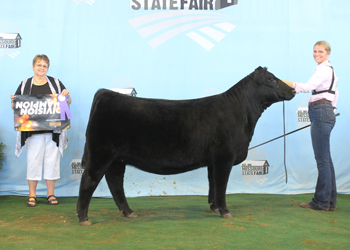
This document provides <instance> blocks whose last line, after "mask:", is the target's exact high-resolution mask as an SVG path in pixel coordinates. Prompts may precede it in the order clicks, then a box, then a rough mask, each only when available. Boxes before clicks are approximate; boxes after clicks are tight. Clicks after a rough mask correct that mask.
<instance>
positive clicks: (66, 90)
mask: <svg viewBox="0 0 350 250" xmlns="http://www.w3.org/2000/svg"><path fill="white" fill-rule="evenodd" d="M61 95H63V96H67V103H68V105H70V104H71V103H72V98H71V97H70V92H69V91H68V89H64V90H62V92H61Z"/></svg>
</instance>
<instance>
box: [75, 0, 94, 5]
mask: <svg viewBox="0 0 350 250" xmlns="http://www.w3.org/2000/svg"><path fill="white" fill-rule="evenodd" d="M73 2H75V3H76V4H80V3H87V4H89V5H92V4H93V3H95V0H73Z"/></svg>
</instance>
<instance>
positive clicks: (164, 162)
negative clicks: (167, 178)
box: [121, 157, 205, 175]
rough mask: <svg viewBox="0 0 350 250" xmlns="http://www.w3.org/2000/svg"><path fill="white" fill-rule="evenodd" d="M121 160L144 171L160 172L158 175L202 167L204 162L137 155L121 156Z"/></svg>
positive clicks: (178, 172)
mask: <svg viewBox="0 0 350 250" xmlns="http://www.w3.org/2000/svg"><path fill="white" fill-rule="evenodd" d="M121 161H122V162H123V163H125V164H126V165H131V166H134V167H136V168H138V169H140V170H143V171H145V172H149V173H153V174H160V175H171V174H180V173H184V172H188V171H192V170H195V169H198V168H200V167H204V166H205V164H204V163H199V162H197V163H193V162H192V163H190V162H184V161H182V160H174V159H164V158H162V159H159V158H158V159H156V158H154V159H144V158H139V157H121Z"/></svg>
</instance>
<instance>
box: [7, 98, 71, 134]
mask: <svg viewBox="0 0 350 250" xmlns="http://www.w3.org/2000/svg"><path fill="white" fill-rule="evenodd" d="M67 107H68V105H67ZM13 108H14V122H15V130H17V131H40V130H62V129H68V128H70V119H69V118H70V117H71V116H70V113H69V115H68V114H67V113H63V115H62V114H61V108H60V103H59V102H58V101H57V95H55V94H49V95H36V96H30V95H17V96H16V97H15V98H14V100H13ZM62 111H63V110H62Z"/></svg>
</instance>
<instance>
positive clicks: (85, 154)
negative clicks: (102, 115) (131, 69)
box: [81, 89, 109, 169]
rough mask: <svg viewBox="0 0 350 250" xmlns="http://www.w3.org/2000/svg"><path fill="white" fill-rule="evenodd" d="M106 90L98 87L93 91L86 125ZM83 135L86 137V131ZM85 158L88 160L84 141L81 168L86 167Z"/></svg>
mask: <svg viewBox="0 0 350 250" xmlns="http://www.w3.org/2000/svg"><path fill="white" fill-rule="evenodd" d="M108 91H109V90H107V89H99V90H98V91H97V92H96V93H95V96H94V100H93V101H92V104H91V110H90V117H89V122H88V126H89V124H90V120H91V117H92V116H93V114H94V113H95V110H96V106H97V103H98V101H99V100H100V98H101V96H102V95H103V94H104V93H105V92H108ZM85 137H86V133H85ZM87 160H88V151H87V147H86V142H85V146H84V154H83V158H82V159H81V167H82V168H83V169H85V167H86V163H87Z"/></svg>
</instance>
